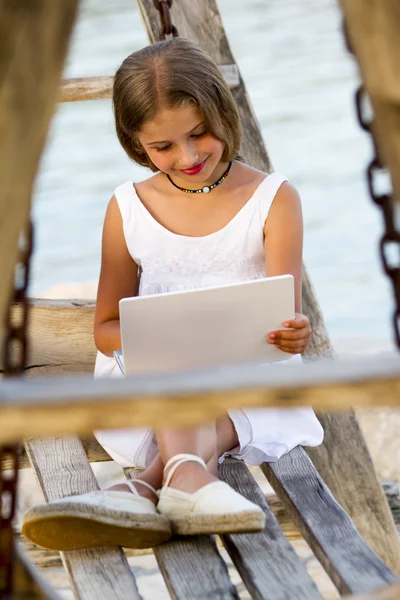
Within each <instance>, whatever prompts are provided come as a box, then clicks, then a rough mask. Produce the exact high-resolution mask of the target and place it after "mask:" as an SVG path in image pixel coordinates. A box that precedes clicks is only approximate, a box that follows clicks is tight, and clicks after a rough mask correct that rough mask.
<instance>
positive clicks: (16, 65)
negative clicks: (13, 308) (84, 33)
mask: <svg viewBox="0 0 400 600" xmlns="http://www.w3.org/2000/svg"><path fill="white" fill-rule="evenodd" d="M77 4H78V1H77V0H36V1H35V2H17V3H15V2H13V3H10V2H2V3H1V5H0V56H1V62H0V131H1V145H0V215H1V218H0V275H1V281H2V285H1V287H0V322H1V323H3V322H4V314H5V310H6V308H7V304H8V302H9V299H10V290H11V286H12V284H13V281H14V265H15V262H16V259H17V253H18V237H19V234H20V232H21V231H22V230H23V229H24V228H25V226H26V224H27V221H28V214H29V207H30V200H31V194H32V185H33V181H34V178H35V175H36V170H37V167H38V164H39V160H40V155H41V152H42V150H43V147H44V144H45V140H46V135H47V129H48V126H49V123H50V119H51V116H52V114H53V110H54V104H55V101H56V96H57V88H58V83H59V80H60V76H61V71H62V68H63V64H64V58H65V55H66V51H67V46H68V41H69V37H70V33H71V29H72V25H73V22H74V19H75V14H76V8H77ZM21 165H23V168H22V169H21Z"/></svg>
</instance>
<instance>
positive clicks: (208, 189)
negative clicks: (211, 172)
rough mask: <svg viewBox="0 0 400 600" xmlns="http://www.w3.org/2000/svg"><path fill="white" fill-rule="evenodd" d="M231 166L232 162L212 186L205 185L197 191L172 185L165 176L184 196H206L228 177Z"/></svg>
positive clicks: (174, 184)
mask: <svg viewBox="0 0 400 600" xmlns="http://www.w3.org/2000/svg"><path fill="white" fill-rule="evenodd" d="M231 166H232V161H231V162H230V163H229V165H228V168H227V170H226V171H225V173H224V174H223V175H222V177H220V178H219V179H218V181H216V182H215V183H213V184H212V185H205V186H204V187H202V188H200V189H199V190H188V189H186V188H183V187H180V186H179V185H176V183H174V182H173V181H172V179H171V177H170V176H169V175H167V177H168V179H169V180H170V182H171V183H172V185H173V186H175V187H176V188H178V190H180V191H181V192H185V194H208V192H211V190H213V189H214V188H216V187H217V185H219V184H220V183H222V182H223V181H224V180H225V179H226V178H227V177H228V173H229V171H230V170H231Z"/></svg>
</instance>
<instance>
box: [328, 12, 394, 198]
mask: <svg viewBox="0 0 400 600" xmlns="http://www.w3.org/2000/svg"><path fill="white" fill-rule="evenodd" d="M340 4H341V6H342V10H343V13H344V15H345V20H346V22H347V29H348V34H349V38H350V41H351V46H352V48H353V51H354V52H355V55H356V58H357V61H358V64H359V67H360V71H361V74H362V79H363V81H364V84H365V88H366V90H367V91H368V94H369V96H370V99H371V104H372V106H373V109H374V125H373V128H374V132H375V134H376V137H377V146H378V149H379V153H380V156H381V157H382V158H383V163H384V164H386V165H387V166H388V167H389V169H390V174H391V177H392V182H393V187H394V192H395V193H394V198H395V199H397V202H398V203H399V204H400V83H399V72H400V54H399V36H400V4H399V2H398V1H397V0H385V2H382V0H368V2H366V1H365V0H341V1H340Z"/></svg>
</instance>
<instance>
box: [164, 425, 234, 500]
mask: <svg viewBox="0 0 400 600" xmlns="http://www.w3.org/2000/svg"><path fill="white" fill-rule="evenodd" d="M157 442H158V447H159V449H160V455H161V458H162V461H163V463H164V464H166V463H167V461H168V460H169V459H170V458H172V457H173V456H175V455H176V454H181V453H188V454H195V455H197V456H200V458H202V459H203V460H204V461H205V462H206V463H207V470H205V469H204V467H202V465H200V464H199V463H196V462H187V463H183V464H182V465H181V466H180V467H179V468H178V469H177V470H176V471H175V473H174V475H173V476H172V479H171V482H170V485H171V486H172V487H174V488H177V489H180V490H183V491H185V492H189V493H193V492H195V491H196V490H198V489H199V488H200V487H203V486H204V485H206V484H207V483H211V482H212V481H215V480H216V473H217V464H218V457H219V456H221V454H223V453H224V452H227V451H228V450H231V449H232V448H234V447H235V446H237V445H238V443H239V441H238V437H237V433H236V430H235V427H234V425H233V423H232V421H231V419H230V418H229V416H228V415H224V416H223V417H221V418H219V419H217V421H216V423H213V424H209V425H204V426H203V427H200V428H190V429H188V428H185V429H168V430H162V431H159V432H158V433H157ZM166 475H168V473H165V474H164V481H165V478H166Z"/></svg>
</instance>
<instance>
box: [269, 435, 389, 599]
mask: <svg viewBox="0 0 400 600" xmlns="http://www.w3.org/2000/svg"><path fill="white" fill-rule="evenodd" d="M261 470H262V471H263V473H264V474H265V476H266V477H267V479H268V481H269V482H270V484H271V485H272V487H273V488H274V491H275V493H276V495H277V496H278V498H279V499H280V500H281V502H282V503H283V505H284V507H285V508H286V510H287V511H288V513H289V515H290V516H291V518H292V519H293V521H294V523H295V524H296V525H297V527H298V528H299V530H300V531H301V533H302V534H303V536H304V539H305V540H306V541H307V543H308V544H309V546H310V548H311V549H312V551H313V552H314V554H315V556H316V557H317V558H318V560H319V562H320V563H321V565H322V566H323V568H324V569H325V571H326V572H327V573H328V575H329V576H330V578H331V579H332V581H333V583H334V585H335V586H336V588H337V589H338V590H339V592H340V593H342V594H343V593H358V594H360V593H366V592H371V591H373V590H376V589H378V588H379V587H382V586H384V585H390V584H392V583H395V581H396V579H397V578H396V576H395V575H394V574H393V573H392V572H391V570H390V569H389V568H388V567H387V566H386V565H385V563H384V562H383V561H382V560H381V559H380V558H379V557H378V556H377V554H376V553H375V552H374V551H373V550H372V549H371V548H370V547H369V546H368V545H367V544H366V543H365V540H363V538H362V537H361V535H360V533H359V531H358V530H357V529H356V528H355V527H354V523H353V521H352V520H351V519H350V518H349V516H348V515H347V513H346V512H345V511H344V510H343V508H342V507H341V506H340V505H339V504H338V503H337V502H336V500H335V498H334V497H333V496H332V494H331V492H330V490H329V489H328V488H327V486H326V485H325V482H324V481H323V480H322V479H321V477H320V475H319V474H318V472H317V471H316V469H315V467H314V465H313V464H312V462H311V460H310V459H309V457H308V456H307V454H306V453H305V452H304V450H303V448H301V447H299V446H298V447H297V448H294V449H293V450H292V451H291V452H289V453H288V454H285V455H284V456H282V457H281V458H280V459H279V460H278V461H277V462H274V463H263V464H262V465H261Z"/></svg>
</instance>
